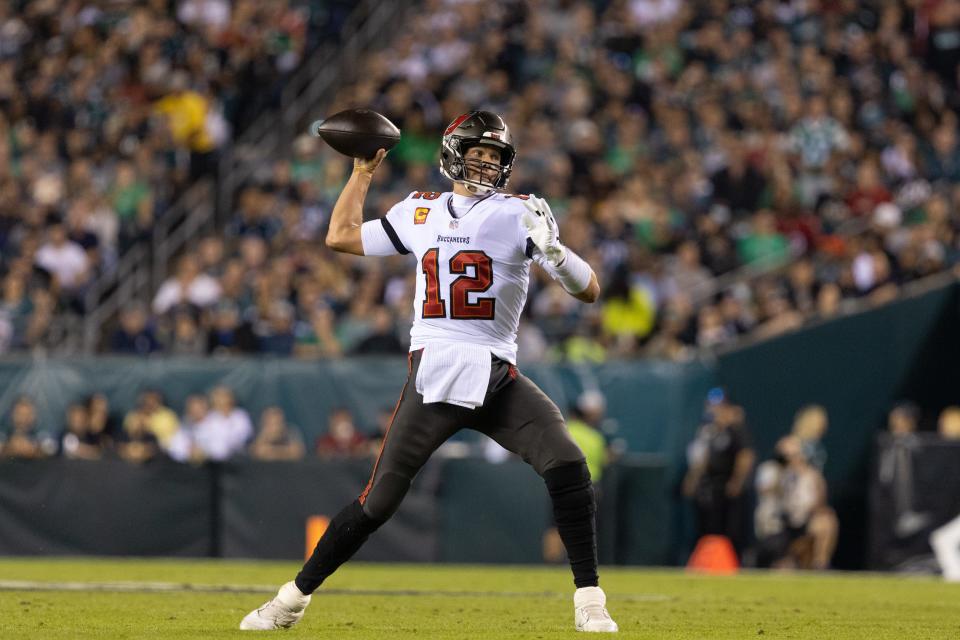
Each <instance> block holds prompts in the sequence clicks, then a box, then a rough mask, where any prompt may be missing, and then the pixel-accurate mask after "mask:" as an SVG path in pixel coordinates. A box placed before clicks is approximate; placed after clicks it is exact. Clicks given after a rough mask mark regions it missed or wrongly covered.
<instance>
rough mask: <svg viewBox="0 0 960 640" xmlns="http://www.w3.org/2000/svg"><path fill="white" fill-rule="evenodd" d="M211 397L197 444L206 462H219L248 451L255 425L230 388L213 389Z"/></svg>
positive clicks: (197, 437)
mask: <svg viewBox="0 0 960 640" xmlns="http://www.w3.org/2000/svg"><path fill="white" fill-rule="evenodd" d="M209 396H210V412H209V413H208V414H207V415H206V417H204V419H203V420H202V421H201V422H200V424H199V426H198V427H197V435H196V441H197V444H198V445H199V447H200V449H201V450H202V451H203V452H204V454H205V455H206V457H207V458H209V459H210V460H214V461H217V462H220V461H223V460H227V459H229V458H232V457H233V456H234V455H236V454H238V453H241V452H242V451H244V450H245V449H246V446H247V441H249V440H250V438H252V437H253V423H252V422H251V421H250V415H249V414H248V413H247V412H246V410H244V409H242V408H240V407H238V406H237V405H236V400H235V399H234V395H233V391H231V390H230V388H229V387H225V386H222V385H221V386H218V387H214V388H213V389H211V390H210V394H209Z"/></svg>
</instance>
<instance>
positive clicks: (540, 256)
mask: <svg viewBox="0 0 960 640" xmlns="http://www.w3.org/2000/svg"><path fill="white" fill-rule="evenodd" d="M523 205H524V206H525V207H526V208H527V213H525V214H523V226H524V228H525V229H526V231H527V235H528V237H529V238H530V240H531V241H532V242H533V244H534V246H535V248H536V252H537V255H536V256H535V257H534V259H535V260H536V261H537V263H538V264H539V265H540V266H542V267H543V268H544V269H546V271H547V273H549V274H550V276H551V277H552V278H553V279H554V280H556V281H557V282H559V283H560V284H561V285H562V286H563V288H564V289H566V291H567V293H569V294H570V295H572V296H573V297H574V298H576V299H577V300H580V301H581V302H587V303H593V302H596V301H597V300H598V299H599V298H600V282H599V280H597V274H596V273H594V271H593V269H591V268H590V265H589V264H587V262H586V260H584V259H583V258H581V257H580V256H578V255H577V254H576V253H575V252H574V251H572V250H571V249H570V248H569V247H565V246H564V245H563V244H561V242H560V229H559V227H558V226H557V221H556V219H555V218H554V217H553V212H552V211H550V205H548V204H547V201H546V200H544V199H543V198H537V197H536V196H530V197H529V198H528V199H527V200H525V201H524V203H523Z"/></svg>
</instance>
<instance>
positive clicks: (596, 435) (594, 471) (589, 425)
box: [567, 390, 608, 485]
mask: <svg viewBox="0 0 960 640" xmlns="http://www.w3.org/2000/svg"><path fill="white" fill-rule="evenodd" d="M606 410H607V401H606V399H605V398H604V397H603V394H602V393H600V392H599V391H597V390H588V391H584V392H583V393H581V394H580V397H579V398H577V404H576V406H575V407H574V409H573V412H572V413H573V415H572V416H571V418H570V420H568V421H567V430H568V431H569V432H570V437H572V438H573V440H574V442H576V443H577V445H578V446H579V447H580V449H581V450H582V451H583V455H584V456H586V458H587V468H588V469H589V470H590V478H591V479H592V480H593V484H594V485H599V484H600V478H601V477H602V476H603V468H604V467H605V466H606V465H607V460H608V456H607V439H606V438H605V437H604V435H603V433H602V432H601V431H600V422H601V421H602V420H603V416H604V413H605V412H606Z"/></svg>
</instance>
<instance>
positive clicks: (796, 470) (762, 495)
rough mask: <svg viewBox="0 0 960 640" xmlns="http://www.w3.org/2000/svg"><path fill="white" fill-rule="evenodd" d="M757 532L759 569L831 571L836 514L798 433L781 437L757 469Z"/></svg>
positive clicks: (755, 527)
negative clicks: (774, 448)
mask: <svg viewBox="0 0 960 640" xmlns="http://www.w3.org/2000/svg"><path fill="white" fill-rule="evenodd" d="M756 486H757V507H756V511H755V512H754V529H755V533H756V536H757V546H758V549H757V564H758V565H759V566H761V567H770V566H772V567H776V568H784V569H789V568H800V569H820V570H822V569H827V568H829V566H830V559H831V558H832V557H833V552H834V549H835V548H836V544H837V516H836V514H835V513H834V511H833V509H831V508H830V506H829V505H828V504H827V485H826V481H825V480H824V478H823V475H822V474H821V473H820V472H819V471H818V470H817V469H816V468H815V467H813V466H812V465H810V463H809V462H808V461H807V459H806V457H805V456H804V454H803V443H802V442H801V440H800V438H798V437H797V436H795V435H790V436H786V437H784V438H781V439H780V441H779V442H778V443H777V446H776V453H775V456H774V458H773V459H772V460H767V461H765V462H763V463H762V464H760V465H759V467H758V468H757V476H756Z"/></svg>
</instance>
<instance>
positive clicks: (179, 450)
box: [167, 394, 227, 464]
mask: <svg viewBox="0 0 960 640" xmlns="http://www.w3.org/2000/svg"><path fill="white" fill-rule="evenodd" d="M209 414H210V402H209V401H208V400H207V397H206V396H205V395H202V394H193V395H190V396H187V400H186V402H185V403H184V410H183V420H181V421H180V428H179V429H177V432H176V433H175V434H174V435H173V438H171V439H170V445H169V446H168V447H167V453H169V454H170V457H171V458H173V459H174V460H176V461H177V462H191V463H194V464H197V463H201V462H203V461H204V460H205V459H206V458H207V454H206V451H205V448H204V447H202V446H201V444H200V443H201V440H202V439H207V444H206V448H207V449H210V450H211V451H217V450H221V449H226V448H227V447H226V446H224V447H219V446H216V444H215V438H214V437H215V436H216V435H218V434H215V433H212V432H211V431H210V429H208V428H207V427H206V426H205V424H204V423H205V421H206V419H207V416H208V415H209ZM211 440H212V441H213V443H211V442H210V441H211Z"/></svg>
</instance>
